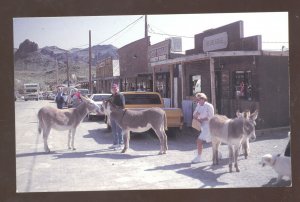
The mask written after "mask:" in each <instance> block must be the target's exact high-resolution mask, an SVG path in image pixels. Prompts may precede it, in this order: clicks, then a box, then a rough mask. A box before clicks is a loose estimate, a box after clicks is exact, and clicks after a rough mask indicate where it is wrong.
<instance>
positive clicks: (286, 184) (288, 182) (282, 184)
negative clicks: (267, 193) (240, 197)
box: [262, 178, 292, 187]
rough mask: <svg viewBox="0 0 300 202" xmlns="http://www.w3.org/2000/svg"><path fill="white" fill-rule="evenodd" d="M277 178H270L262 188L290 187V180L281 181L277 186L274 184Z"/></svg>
mask: <svg viewBox="0 0 300 202" xmlns="http://www.w3.org/2000/svg"><path fill="white" fill-rule="evenodd" d="M276 180H277V178H272V179H271V180H270V181H269V182H268V183H267V184H264V185H263V186H262V187H289V186H291V184H292V182H291V180H281V181H280V182H279V183H278V184H273V183H275V182H276Z"/></svg>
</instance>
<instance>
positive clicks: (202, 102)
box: [192, 93, 214, 163]
mask: <svg viewBox="0 0 300 202" xmlns="http://www.w3.org/2000/svg"><path fill="white" fill-rule="evenodd" d="M195 97H196V100H197V107H196V109H195V111H194V113H193V118H194V119H196V120H198V121H199V122H200V124H201V131H200V134H199V136H198V138H197V140H196V144H197V156H196V157H195V158H194V159H193V160H192V163H200V162H201V161H202V159H201V155H202V150H203V142H207V143H209V142H211V136H210V132H209V125H208V121H209V120H210V119H211V118H212V117H213V116H214V107H213V105H212V104H210V103H208V102H207V96H206V95H205V94H204V93H197V94H196V96H195Z"/></svg>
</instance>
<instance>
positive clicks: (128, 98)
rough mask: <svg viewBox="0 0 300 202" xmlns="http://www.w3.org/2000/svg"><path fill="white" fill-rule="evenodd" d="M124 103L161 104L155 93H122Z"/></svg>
mask: <svg viewBox="0 0 300 202" xmlns="http://www.w3.org/2000/svg"><path fill="white" fill-rule="evenodd" d="M124 97H125V104H161V101H160V98H159V96H158V95H156V94H124Z"/></svg>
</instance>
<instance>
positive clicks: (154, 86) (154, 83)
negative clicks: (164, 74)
mask: <svg viewBox="0 0 300 202" xmlns="http://www.w3.org/2000/svg"><path fill="white" fill-rule="evenodd" d="M152 74H153V92H156V77H155V66H153V72H152Z"/></svg>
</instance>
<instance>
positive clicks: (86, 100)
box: [80, 95, 89, 102]
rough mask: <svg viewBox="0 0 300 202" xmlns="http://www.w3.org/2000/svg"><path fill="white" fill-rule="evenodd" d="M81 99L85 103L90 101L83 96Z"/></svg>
mask: <svg viewBox="0 0 300 202" xmlns="http://www.w3.org/2000/svg"><path fill="white" fill-rule="evenodd" d="M80 97H81V99H82V101H84V102H88V101H89V99H88V98H87V97H85V96H83V95H81V96H80Z"/></svg>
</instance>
